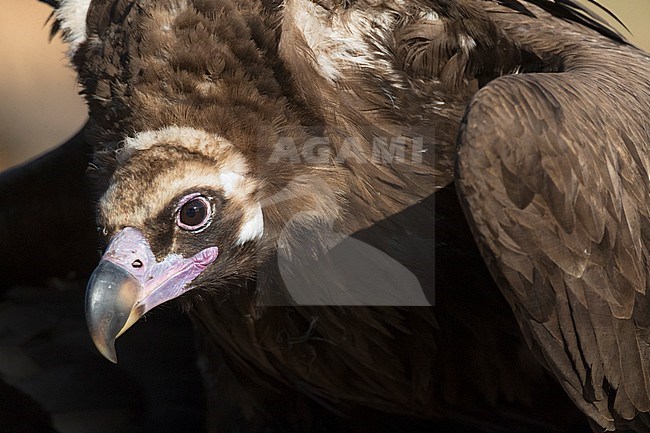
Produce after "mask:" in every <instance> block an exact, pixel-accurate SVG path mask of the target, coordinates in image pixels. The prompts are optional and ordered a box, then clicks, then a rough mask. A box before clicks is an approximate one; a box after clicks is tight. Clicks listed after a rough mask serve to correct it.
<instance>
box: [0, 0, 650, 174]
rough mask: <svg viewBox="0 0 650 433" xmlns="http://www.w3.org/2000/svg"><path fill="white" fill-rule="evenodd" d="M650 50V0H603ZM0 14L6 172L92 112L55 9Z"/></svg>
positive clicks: (0, 155) (5, 8) (0, 110)
mask: <svg viewBox="0 0 650 433" xmlns="http://www.w3.org/2000/svg"><path fill="white" fill-rule="evenodd" d="M600 2H601V3H602V4H603V5H605V6H606V7H608V8H610V9H611V10H612V11H613V12H614V13H616V14H617V15H618V17H619V18H620V19H621V20H622V21H623V22H624V23H625V24H626V25H627V27H628V28H629V29H630V30H631V31H632V36H631V39H632V40H633V41H634V42H635V43H636V44H637V45H639V46H641V47H643V48H645V49H646V50H648V51H650V25H648V20H649V19H650V0H600ZM1 4H2V13H0V171H1V170H4V169H5V168H8V167H10V166H12V165H15V164H19V163H21V162H23V161H26V160H28V159H30V158H32V157H34V156H35V155H38V154H40V153H42V152H44V151H45V150H46V149H48V148H49V147H52V146H56V145H57V144H59V143H61V142H62V141H64V140H65V139H66V138H67V137H69V136H71V135H72V134H74V133H75V132H76V131H77V129H79V127H80V126H81V125H83V123H84V122H85V117H86V108H85V105H84V103H83V101H82V99H81V97H80V96H79V95H78V87H77V84H76V83H75V75H74V73H73V72H72V70H71V69H69V68H68V67H67V59H66V57H65V51H66V47H65V45H64V44H63V43H62V42H61V40H60V38H59V37H58V36H57V37H55V38H54V39H53V40H52V41H51V42H50V41H49V33H50V24H49V23H47V20H48V17H49V15H50V12H51V9H50V7H49V6H48V5H46V4H44V3H40V2H38V1H36V0H2V1H1Z"/></svg>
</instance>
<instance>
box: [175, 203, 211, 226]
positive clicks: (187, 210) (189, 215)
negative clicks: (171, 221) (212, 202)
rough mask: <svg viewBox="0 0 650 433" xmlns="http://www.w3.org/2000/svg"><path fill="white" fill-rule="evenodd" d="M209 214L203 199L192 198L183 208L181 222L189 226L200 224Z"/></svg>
mask: <svg viewBox="0 0 650 433" xmlns="http://www.w3.org/2000/svg"><path fill="white" fill-rule="evenodd" d="M207 214H208V208H207V206H206V204H205V202H204V201H203V200H200V199H194V200H190V201H188V202H187V203H185V204H184V205H183V207H182V208H181V215H180V220H181V223H183V224H185V225H186V226H189V227H197V226H200V225H201V224H202V223H203V222H204V221H205V217H206V216H207Z"/></svg>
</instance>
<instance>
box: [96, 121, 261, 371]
mask: <svg viewBox="0 0 650 433" xmlns="http://www.w3.org/2000/svg"><path fill="white" fill-rule="evenodd" d="M119 159H120V163H119V166H118V167H117V169H116V170H115V172H114V174H113V180H112V182H111V186H110V188H109V189H108V190H107V191H106V193H105V194H104V195H103V196H102V197H101V199H100V202H99V207H98V210H99V211H98V218H99V222H100V224H101V226H102V227H103V230H104V231H105V233H107V234H109V235H110V238H111V240H110V243H109V244H108V247H107V248H106V252H105V254H104V256H103V257H102V260H101V262H100V264H99V266H98V267H97V269H96V270H95V272H94V273H93V275H92V277H91V279H90V282H89V285H88V292H87V300H86V303H87V311H88V325H89V328H90V331H91V335H92V337H93V340H94V342H95V344H96V345H97V347H98V348H99V349H100V351H101V352H102V353H103V354H104V355H105V356H106V357H107V358H109V359H111V360H113V361H114V362H115V361H116V355H115V351H114V348H113V344H114V340H115V338H117V337H118V336H119V335H120V334H122V333H123V332H124V331H126V330H127V329H128V328H129V327H130V326H131V325H133V323H134V322H135V321H136V320H138V318H140V317H141V316H142V315H143V314H145V313H146V312H147V311H149V310H151V309H152V308H154V307H156V306H157V305H160V304H161V303H163V302H166V301H169V300H172V299H175V298H177V297H179V296H181V295H183V294H184V293H186V292H187V291H189V290H191V289H192V288H193V287H209V288H210V291H211V292H218V291H219V290H226V289H227V288H228V287H229V286H232V285H233V284H234V285H235V286H236V285H237V284H238V283H241V282H242V281H245V280H246V279H252V278H253V277H254V269H255V263H256V257H257V254H256V252H257V251H258V250H259V249H260V247H261V238H262V237H263V235H264V216H263V213H262V207H261V197H260V193H261V192H260V188H261V186H260V183H259V181H257V180H256V178H255V177H254V174H253V173H252V172H251V168H250V167H249V165H248V163H247V161H246V159H245V158H244V157H243V156H242V155H241V154H240V153H239V152H238V151H237V150H236V149H235V148H234V146H233V145H232V144H231V143H229V142H228V141H227V140H225V139H223V138H221V137H219V136H217V135H214V134H209V133H205V132H201V131H198V130H195V129H190V128H176V127H174V128H166V129H164V130H161V131H158V132H155V133H150V132H148V133H143V134H139V135H136V136H135V137H134V138H131V139H127V140H126V142H125V144H124V149H123V150H122V152H121V153H120V155H119ZM210 295H214V293H211V294H210ZM222 295H223V294H222Z"/></svg>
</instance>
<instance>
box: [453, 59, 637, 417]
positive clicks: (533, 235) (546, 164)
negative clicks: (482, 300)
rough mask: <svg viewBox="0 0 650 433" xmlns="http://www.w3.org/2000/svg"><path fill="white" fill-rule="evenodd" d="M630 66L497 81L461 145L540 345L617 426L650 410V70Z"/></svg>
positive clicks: (482, 236)
mask: <svg viewBox="0 0 650 433" xmlns="http://www.w3.org/2000/svg"><path fill="white" fill-rule="evenodd" d="M628 61H629V62H631V63H630V64H631V65H633V66H630V64H628V67H627V68H626V69H625V70H624V71H622V70H619V71H613V70H611V69H608V70H607V71H604V70H599V69H598V68H597V67H593V68H592V69H590V70H589V72H588V73H586V71H584V70H580V71H579V70H570V71H567V72H564V73H556V74H522V75H518V76H508V77H502V78H500V79H497V80H494V81H492V82H491V83H490V84H488V85H487V86H486V87H484V88H483V89H482V90H480V91H479V92H478V93H477V95H476V96H475V98H474V99H473V102H472V103H471V104H470V107H469V109H468V112H467V115H466V118H465V120H464V123H463V125H462V126H461V132H460V136H459V144H460V147H459V156H458V178H457V182H458V184H459V190H460V194H461V201H462V202H463V203H464V206H465V210H466V214H467V216H468V219H469V220H470V224H471V225H472V227H473V230H474V234H475V236H476V238H477V240H478V243H479V245H480V247H481V249H482V252H483V254H484V256H485V258H486V261H487V262H488V264H489V265H490V267H491V270H492V272H493V274H494V275H495V277H496V279H497V280H498V281H501V284H500V287H501V289H502V291H503V292H504V294H505V295H506V298H507V299H508V300H509V302H510V303H511V305H512V306H513V309H514V310H515V313H516V314H517V316H518V319H519V322H520V324H521V325H522V326H523V328H524V333H525V334H526V335H528V336H530V338H531V344H532V346H533V349H534V350H535V351H536V353H541V356H542V357H543V361H544V362H545V364H546V365H547V366H548V368H549V369H550V370H551V371H552V372H553V373H554V374H555V375H556V377H557V378H558V380H559V381H560V382H561V383H562V385H563V386H564V388H565V390H566V391H567V392H568V393H569V395H570V396H571V397H572V398H573V400H574V401H575V402H576V404H577V405H578V406H579V407H580V408H581V409H582V410H583V411H584V412H585V413H587V414H588V415H589V416H590V417H591V418H592V419H593V420H594V421H595V422H596V423H598V424H599V425H600V426H601V427H604V428H606V429H608V430H609V429H613V428H635V427H634V426H636V425H646V424H647V422H648V420H647V417H648V415H647V412H648V411H649V410H650V376H649V375H648V371H649V370H648V369H649V368H650V357H649V356H648V352H649V349H648V348H649V347H650V339H649V337H650V335H649V334H648V323H647V318H646V315H647V313H648V307H647V306H648V302H649V300H648V296H649V295H650V294H648V293H647V291H646V286H647V283H648V272H649V271H648V265H649V264H650V255H649V248H650V242H649V237H650V226H649V225H648V216H649V215H650V202H649V201H648V200H647V197H648V195H649V194H650V179H649V178H648V175H647V173H648V170H647V167H648V157H647V154H648V151H650V131H649V130H648V127H647V125H648V124H650V116H649V114H648V113H650V79H649V78H648V77H650V61H648V58H647V57H645V56H644V55H642V54H638V55H632V56H631V58H629V59H628ZM616 72H618V73H620V75H617V74H616Z"/></svg>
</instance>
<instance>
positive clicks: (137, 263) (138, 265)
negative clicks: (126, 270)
mask: <svg viewBox="0 0 650 433" xmlns="http://www.w3.org/2000/svg"><path fill="white" fill-rule="evenodd" d="M131 266H133V267H134V268H141V267H142V261H141V260H140V259H136V260H134V261H133V263H131Z"/></svg>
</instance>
